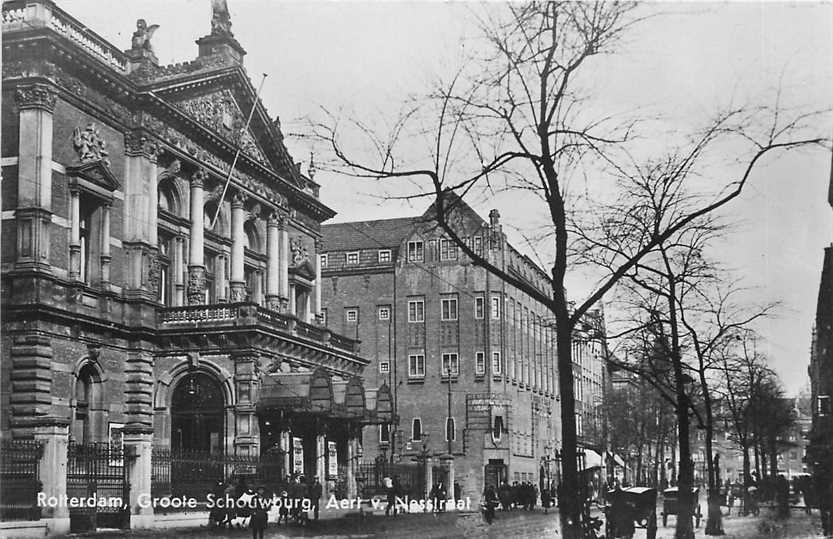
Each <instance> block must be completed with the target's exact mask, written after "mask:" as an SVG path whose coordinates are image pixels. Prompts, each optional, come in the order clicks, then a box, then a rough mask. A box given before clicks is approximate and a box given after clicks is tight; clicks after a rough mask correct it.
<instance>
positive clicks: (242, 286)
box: [230, 193, 246, 303]
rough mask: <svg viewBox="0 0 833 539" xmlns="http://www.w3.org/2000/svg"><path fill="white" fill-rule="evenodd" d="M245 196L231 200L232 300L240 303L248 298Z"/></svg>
mask: <svg viewBox="0 0 833 539" xmlns="http://www.w3.org/2000/svg"><path fill="white" fill-rule="evenodd" d="M245 200H246V199H245V197H243V195H241V194H239V193H238V194H236V195H234V197H233V198H232V200H231V283H230V285H231V302H232V303H238V302H241V301H245V300H246V276H245V272H244V264H243V259H244V250H243V246H244V242H245V234H246V232H245V230H244V229H243V224H244V223H245V215H244V209H243V206H244V203H245Z"/></svg>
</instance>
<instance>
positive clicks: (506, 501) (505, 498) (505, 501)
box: [498, 481, 512, 511]
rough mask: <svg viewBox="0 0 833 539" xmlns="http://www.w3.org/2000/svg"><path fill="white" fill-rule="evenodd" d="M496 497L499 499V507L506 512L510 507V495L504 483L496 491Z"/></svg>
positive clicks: (507, 486)
mask: <svg viewBox="0 0 833 539" xmlns="http://www.w3.org/2000/svg"><path fill="white" fill-rule="evenodd" d="M498 497H499V498H500V506H501V509H502V510H503V511H508V510H509V508H510V507H511V506H512V493H511V490H510V488H509V485H508V484H506V481H504V482H503V483H501V484H500V489H498Z"/></svg>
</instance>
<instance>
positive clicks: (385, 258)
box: [379, 249, 390, 264]
mask: <svg viewBox="0 0 833 539" xmlns="http://www.w3.org/2000/svg"><path fill="white" fill-rule="evenodd" d="M388 262H390V249H380V250H379V263H380V264H387V263H388Z"/></svg>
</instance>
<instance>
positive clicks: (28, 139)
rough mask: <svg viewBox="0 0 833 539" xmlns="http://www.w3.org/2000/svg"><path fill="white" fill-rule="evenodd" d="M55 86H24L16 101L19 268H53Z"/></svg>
mask: <svg viewBox="0 0 833 539" xmlns="http://www.w3.org/2000/svg"><path fill="white" fill-rule="evenodd" d="M55 100H56V93H55V90H54V88H53V87H52V86H49V85H46V84H32V85H27V86H20V87H18V88H17V91H16V93H15V101H16V102H17V106H18V109H19V111H20V119H19V121H20V127H19V130H18V131H19V135H18V164H17V167H18V168H17V210H16V211H15V217H16V219H17V260H16V261H15V266H16V267H18V268H25V267H28V268H38V269H39V270H46V269H48V268H49V243H50V237H49V225H50V223H51V222H52V114H53V111H54V110H55Z"/></svg>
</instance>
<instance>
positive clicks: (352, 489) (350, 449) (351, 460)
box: [347, 435, 359, 498]
mask: <svg viewBox="0 0 833 539" xmlns="http://www.w3.org/2000/svg"><path fill="white" fill-rule="evenodd" d="M356 445H357V440H356V437H355V436H353V435H350V437H349V438H348V439H347V497H348V498H356V497H357V496H358V493H357V492H356V490H357V489H356V459H358V458H359V455H358V451H357V448H356Z"/></svg>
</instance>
